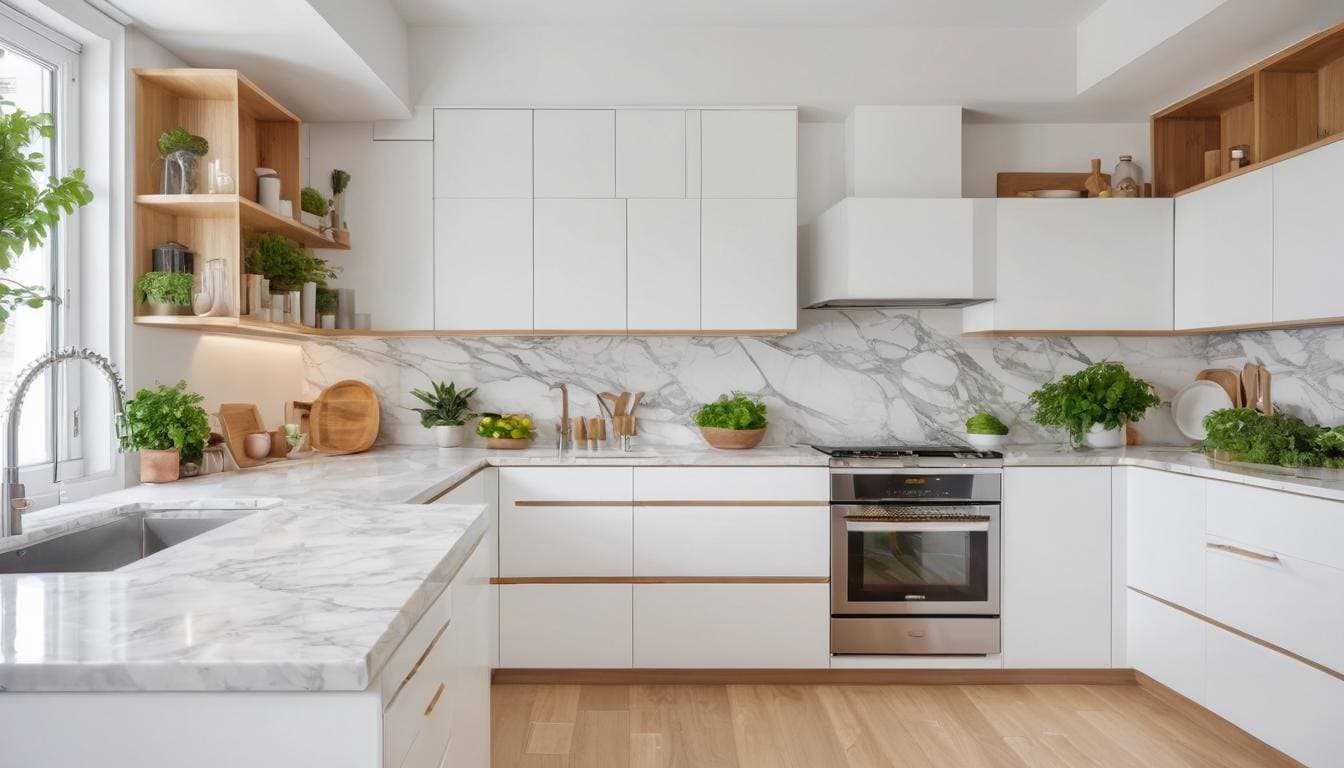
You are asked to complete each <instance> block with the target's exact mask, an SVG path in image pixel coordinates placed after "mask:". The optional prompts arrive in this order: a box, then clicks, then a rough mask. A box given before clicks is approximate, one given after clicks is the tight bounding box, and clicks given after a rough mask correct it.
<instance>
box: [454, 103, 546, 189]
mask: <svg viewBox="0 0 1344 768" xmlns="http://www.w3.org/2000/svg"><path fill="white" fill-rule="evenodd" d="M434 196H435V197H531V196H532V110H530V109H436V110H434Z"/></svg>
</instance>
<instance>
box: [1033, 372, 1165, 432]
mask: <svg viewBox="0 0 1344 768" xmlns="http://www.w3.org/2000/svg"><path fill="white" fill-rule="evenodd" d="M1030 402H1031V404H1032V405H1033V406H1035V407H1036V414H1035V416H1034V418H1035V420H1036V423H1037V424H1042V425H1045V426H1048V427H1063V428H1064V429H1066V430H1068V433H1069V437H1071V438H1072V439H1073V440H1074V442H1082V440H1083V436H1084V435H1086V434H1087V432H1088V430H1090V429H1091V428H1092V425H1094V424H1099V425H1101V426H1102V428H1104V429H1108V430H1109V429H1115V428H1117V427H1119V426H1122V425H1123V424H1124V422H1125V421H1127V420H1128V421H1137V420H1138V419H1140V418H1142V417H1143V414H1144V413H1146V412H1147V411H1148V409H1149V408H1152V407H1154V406H1156V405H1158V404H1159V403H1160V402H1162V401H1161V400H1160V399H1159V398H1158V396H1157V395H1155V394H1153V390H1152V388H1151V387H1149V386H1148V383H1147V382H1145V381H1143V380H1141V379H1136V378H1134V377H1133V376H1131V375H1130V374H1129V371H1127V370H1125V367H1124V366H1123V365H1121V364H1119V363H1097V364H1096V365H1093V366H1090V367H1088V368H1084V369H1083V370H1081V371H1079V372H1077V373H1072V374H1069V375H1067V376H1061V377H1060V378H1059V379H1058V380H1056V381H1052V382H1050V383H1049V384H1046V385H1045V386H1043V387H1041V388H1040V389H1038V390H1036V391H1035V392H1032V393H1031V397H1030Z"/></svg>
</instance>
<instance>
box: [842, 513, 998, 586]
mask: <svg viewBox="0 0 1344 768" xmlns="http://www.w3.org/2000/svg"><path fill="white" fill-rule="evenodd" d="M848 537H849V558H848V560H849V574H848V583H849V589H848V591H849V600H850V602H891V601H899V602H917V601H918V602H982V601H984V600H987V599H989V562H988V560H989V534H988V533H987V532H985V531H890V532H875V531H862V532H860V531H851V532H849V533H848Z"/></svg>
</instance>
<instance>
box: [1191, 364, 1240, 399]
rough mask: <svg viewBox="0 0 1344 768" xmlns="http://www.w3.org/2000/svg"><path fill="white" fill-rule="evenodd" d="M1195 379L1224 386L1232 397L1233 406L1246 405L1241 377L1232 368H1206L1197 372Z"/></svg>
mask: <svg viewBox="0 0 1344 768" xmlns="http://www.w3.org/2000/svg"><path fill="white" fill-rule="evenodd" d="M1195 381H1212V382H1213V383H1214V384H1217V385H1218V386H1220V387H1222V388H1223V389H1224V390H1225V391H1226V392H1227V396H1228V397H1229V398H1231V400H1232V407H1233V408H1241V407H1243V406H1245V405H1246V399H1245V397H1244V396H1243V393H1242V387H1241V377H1240V376H1238V375H1237V372H1236V371H1234V370H1232V369H1231V368H1205V369H1204V370H1202V371H1200V372H1199V373H1197V374H1195Z"/></svg>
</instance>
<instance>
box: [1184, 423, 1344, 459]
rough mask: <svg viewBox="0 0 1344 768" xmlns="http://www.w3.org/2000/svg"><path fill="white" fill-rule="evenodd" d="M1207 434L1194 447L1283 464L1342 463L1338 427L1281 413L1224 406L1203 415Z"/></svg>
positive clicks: (1343, 437)
mask: <svg viewBox="0 0 1344 768" xmlns="http://www.w3.org/2000/svg"><path fill="white" fill-rule="evenodd" d="M1204 429H1205V432H1206V433H1207V436H1206V437H1205V438H1204V441H1203V442H1201V443H1200V444H1199V445H1198V446H1197V447H1198V448H1199V450H1202V451H1210V452H1213V453H1214V454H1215V455H1219V456H1221V457H1222V458H1227V459H1231V460H1233V461H1248V462H1251V463H1253V464H1276V465H1278V466H1282V467H1336V468H1338V467H1344V433H1341V431H1340V430H1341V429H1342V428H1341V427H1336V428H1334V429H1326V428H1325V427H1318V426H1313V425H1311V424H1307V423H1306V422H1304V421H1302V420H1301V419H1298V418H1295V417H1293V416H1289V415H1287V414H1284V413H1274V414H1264V413H1261V412H1260V411H1257V410H1255V409H1253V408H1223V409H1221V410H1217V411H1214V412H1213V413H1210V414H1209V415H1208V416H1206V417H1204Z"/></svg>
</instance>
